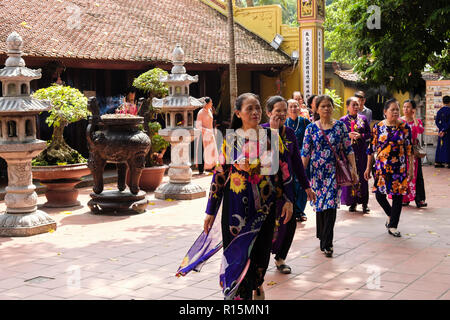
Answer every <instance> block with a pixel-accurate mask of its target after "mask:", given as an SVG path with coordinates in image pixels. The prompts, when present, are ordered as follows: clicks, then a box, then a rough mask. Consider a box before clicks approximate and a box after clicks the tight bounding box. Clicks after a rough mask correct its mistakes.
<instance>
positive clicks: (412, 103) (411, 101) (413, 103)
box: [403, 99, 417, 109]
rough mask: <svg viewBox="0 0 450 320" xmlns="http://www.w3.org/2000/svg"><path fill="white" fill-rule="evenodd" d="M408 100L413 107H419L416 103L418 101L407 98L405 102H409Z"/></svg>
mask: <svg viewBox="0 0 450 320" xmlns="http://www.w3.org/2000/svg"><path fill="white" fill-rule="evenodd" d="M407 102H409V103H411V106H412V108H413V109H416V108H417V104H416V102H415V101H414V100H412V99H408V100H405V101H404V102H403V104H405V103H407Z"/></svg>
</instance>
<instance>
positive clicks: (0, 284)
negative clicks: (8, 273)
mask: <svg viewBox="0 0 450 320" xmlns="http://www.w3.org/2000/svg"><path fill="white" fill-rule="evenodd" d="M23 285H24V282H23V279H20V278H7V279H4V280H1V281H0V288H1V289H8V290H9V289H13V288H17V287H21V286H23Z"/></svg>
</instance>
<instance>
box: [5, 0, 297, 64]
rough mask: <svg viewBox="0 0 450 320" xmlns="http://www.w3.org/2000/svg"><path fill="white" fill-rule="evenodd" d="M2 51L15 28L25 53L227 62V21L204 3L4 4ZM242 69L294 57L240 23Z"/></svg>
mask: <svg viewBox="0 0 450 320" xmlns="http://www.w3.org/2000/svg"><path fill="white" fill-rule="evenodd" d="M0 25H1V29H0V54H5V53H6V46H5V40H6V38H7V37H8V35H9V34H10V33H11V32H12V31H17V32H18V33H19V34H20V35H21V36H22V38H23V41H24V46H23V51H24V56H25V57H26V56H34V57H51V58H77V59H90V60H122V61H159V62H169V61H170V58H171V53H172V51H173V49H174V47H175V45H176V43H177V42H179V43H180V44H181V47H182V49H183V50H184V52H185V60H186V63H210V64H227V63H228V49H227V48H228V36H227V19H226V17H224V16H223V15H222V14H220V13H218V12H217V11H215V10H214V9H212V8H210V7H209V6H207V5H205V4H204V3H202V2H201V1H199V0H2V1H0ZM1 39H3V40H1ZM235 41H236V62H237V63H238V64H259V65H261V64H264V65H265V64H270V65H286V64H290V59H289V56H288V55H286V54H284V53H282V52H280V51H276V50H274V49H273V48H272V47H271V46H270V45H269V44H268V43H267V42H265V41H264V40H262V39H261V38H259V37H258V36H256V35H255V34H253V33H251V32H249V31H248V30H246V29H244V28H243V27H241V26H239V25H236V31H235Z"/></svg>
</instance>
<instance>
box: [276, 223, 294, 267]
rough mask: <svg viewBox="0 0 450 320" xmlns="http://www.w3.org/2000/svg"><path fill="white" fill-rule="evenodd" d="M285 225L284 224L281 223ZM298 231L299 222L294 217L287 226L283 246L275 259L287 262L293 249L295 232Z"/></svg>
mask: <svg viewBox="0 0 450 320" xmlns="http://www.w3.org/2000/svg"><path fill="white" fill-rule="evenodd" d="M280 223H283V222H280ZM296 229H297V221H295V217H294V215H292V217H291V220H289V221H288V223H287V224H286V233H285V236H284V239H283V243H282V244H281V247H280V250H279V251H278V253H277V254H276V255H275V259H277V260H278V259H283V260H285V259H286V257H287V254H288V252H289V249H290V248H291V244H292V240H294V235H295V230H296Z"/></svg>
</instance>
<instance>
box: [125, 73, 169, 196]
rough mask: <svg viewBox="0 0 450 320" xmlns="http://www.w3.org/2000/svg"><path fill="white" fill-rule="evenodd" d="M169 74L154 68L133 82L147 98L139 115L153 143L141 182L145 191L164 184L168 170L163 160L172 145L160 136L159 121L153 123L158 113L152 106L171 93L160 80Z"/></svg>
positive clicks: (141, 186) (140, 184)
mask: <svg viewBox="0 0 450 320" xmlns="http://www.w3.org/2000/svg"><path fill="white" fill-rule="evenodd" d="M167 74H168V73H167V72H166V71H164V70H162V69H160V68H154V69H151V70H148V71H147V72H144V73H142V74H141V75H139V76H138V77H137V78H135V79H134V81H133V86H134V87H135V88H137V89H139V90H141V91H142V92H144V94H145V96H146V97H145V99H144V102H143V103H142V106H141V107H140V109H139V110H138V114H139V115H140V116H143V117H144V131H145V132H146V133H147V135H148V136H149V137H150V139H151V141H152V145H151V149H150V152H149V153H148V155H147V157H146V163H145V168H144V170H142V174H141V179H140V182H139V187H140V188H141V189H143V190H145V191H153V190H155V189H156V188H157V187H158V186H159V184H160V183H161V182H162V179H163V177H164V173H165V171H166V169H167V166H165V165H164V164H163V161H162V158H163V156H164V153H165V152H166V150H167V147H168V146H169V145H170V144H169V143H168V142H167V141H165V140H164V139H163V138H162V137H161V136H160V135H159V134H158V131H159V130H160V129H161V125H160V124H159V123H158V122H157V121H152V120H155V119H156V115H157V113H158V111H157V110H156V109H155V108H153V106H152V99H153V98H162V97H164V96H166V95H167V94H168V93H169V89H168V87H167V86H166V85H165V84H164V83H163V82H161V81H160V80H159V79H160V77H162V76H165V75H167Z"/></svg>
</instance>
